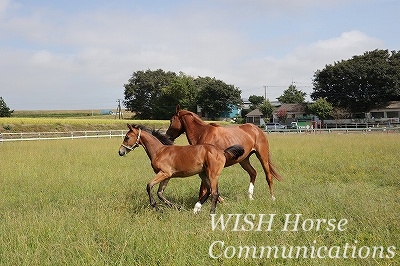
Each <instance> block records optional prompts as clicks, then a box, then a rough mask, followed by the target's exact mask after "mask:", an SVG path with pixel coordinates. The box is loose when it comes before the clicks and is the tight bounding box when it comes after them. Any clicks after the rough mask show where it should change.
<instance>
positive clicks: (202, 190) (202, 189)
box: [199, 174, 225, 203]
mask: <svg viewBox="0 0 400 266" xmlns="http://www.w3.org/2000/svg"><path fill="white" fill-rule="evenodd" d="M199 175H200V174H199ZM200 178H201V184H200V191H199V201H200V199H201V198H203V197H204V196H205V195H206V194H207V193H208V194H209V193H210V191H209V189H210V188H209V185H208V184H207V181H206V180H205V179H204V178H202V177H201V175H200ZM224 201H225V200H224V198H223V197H221V196H218V202H219V203H224Z"/></svg>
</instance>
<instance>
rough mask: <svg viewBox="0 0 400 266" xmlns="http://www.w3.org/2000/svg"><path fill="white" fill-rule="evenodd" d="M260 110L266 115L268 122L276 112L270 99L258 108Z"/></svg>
mask: <svg viewBox="0 0 400 266" xmlns="http://www.w3.org/2000/svg"><path fill="white" fill-rule="evenodd" d="M258 109H259V110H260V112H261V113H262V114H263V115H264V117H265V120H266V121H269V120H270V119H271V117H272V114H273V112H274V107H273V106H272V104H271V102H270V101H269V100H268V99H267V100H266V101H264V102H263V103H262V104H260V105H259V106H258Z"/></svg>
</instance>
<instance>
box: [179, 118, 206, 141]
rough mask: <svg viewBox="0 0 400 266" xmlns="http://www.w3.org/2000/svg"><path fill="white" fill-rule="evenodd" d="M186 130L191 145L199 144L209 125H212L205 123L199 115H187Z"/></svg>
mask: <svg viewBox="0 0 400 266" xmlns="http://www.w3.org/2000/svg"><path fill="white" fill-rule="evenodd" d="M184 121H185V131H186V137H187V139H188V141H189V144H190V145H196V144H199V142H200V139H201V137H202V136H203V135H204V133H205V131H206V130H207V127H209V126H210V125H209V124H207V123H204V121H203V120H201V118H199V117H197V116H194V115H192V116H186V117H185V120H184Z"/></svg>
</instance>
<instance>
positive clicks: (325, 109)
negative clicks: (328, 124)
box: [308, 98, 333, 120]
mask: <svg viewBox="0 0 400 266" xmlns="http://www.w3.org/2000/svg"><path fill="white" fill-rule="evenodd" d="M308 110H309V111H310V112H311V113H312V114H314V115H316V116H318V117H319V119H321V120H324V119H328V118H329V117H330V116H331V113H332V110H333V106H332V104H331V103H329V102H328V101H327V100H326V99H324V98H319V99H318V100H316V101H315V102H313V103H311V104H309V106H308Z"/></svg>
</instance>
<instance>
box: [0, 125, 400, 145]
mask: <svg viewBox="0 0 400 266" xmlns="http://www.w3.org/2000/svg"><path fill="white" fill-rule="evenodd" d="M265 132H267V133H272V132H277V133H309V134H318V133H334V132H337V133H351V132H355V133H356V132H359V133H372V132H381V133H400V127H389V128H385V127H372V128H329V129H323V128H322V129H272V130H266V131H265ZM125 134H126V130H101V131H69V132H30V133H0V142H7V141H28V140H57V139H85V138H112V137H123V136H125Z"/></svg>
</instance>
